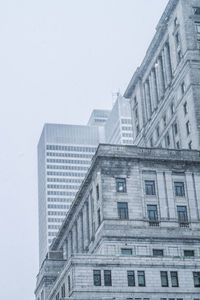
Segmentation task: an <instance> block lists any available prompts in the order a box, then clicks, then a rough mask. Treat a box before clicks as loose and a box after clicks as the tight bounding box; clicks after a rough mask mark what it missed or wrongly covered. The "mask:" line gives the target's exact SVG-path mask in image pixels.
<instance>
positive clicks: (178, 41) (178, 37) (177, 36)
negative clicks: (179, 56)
mask: <svg viewBox="0 0 200 300" xmlns="http://www.w3.org/2000/svg"><path fill="white" fill-rule="evenodd" d="M175 40H176V46H178V45H179V44H180V35H179V33H178V32H177V34H176V35H175Z"/></svg>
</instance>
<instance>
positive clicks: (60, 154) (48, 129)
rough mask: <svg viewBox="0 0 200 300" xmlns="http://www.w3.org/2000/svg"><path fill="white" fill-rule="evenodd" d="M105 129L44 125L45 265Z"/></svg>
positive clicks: (41, 172)
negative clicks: (50, 246) (49, 250)
mask: <svg viewBox="0 0 200 300" xmlns="http://www.w3.org/2000/svg"><path fill="white" fill-rule="evenodd" d="M100 141H101V142H104V137H103V132H102V128H100V127H98V126H78V125H59V124H45V126H44V128H43V131H42V135H41V137H40V141H39V144H38V192H39V193H38V194H39V195H38V200H39V257H40V264H41V263H42V261H43V259H44V258H45V255H46V253H47V251H48V247H49V245H50V244H51V242H52V240H53V239H54V238H55V236H56V234H57V232H58V229H59V228H60V225H61V224H62V221H63V219H64V217H65V215H66V213H67V212H68V210H69V208H70V204H71V203H72V201H73V199H74V196H75V195H76V192H77V191H78V189H79V186H80V184H81V182H82V180H83V178H84V176H85V174H86V172H87V170H88V168H89V166H90V163H91V158H92V157H93V154H94V153H95V151H96V148H97V146H98V144H99V142H100Z"/></svg>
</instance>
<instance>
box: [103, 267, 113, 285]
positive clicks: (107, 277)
mask: <svg viewBox="0 0 200 300" xmlns="http://www.w3.org/2000/svg"><path fill="white" fill-rule="evenodd" d="M104 285H105V286H112V278H111V271H110V270H104Z"/></svg>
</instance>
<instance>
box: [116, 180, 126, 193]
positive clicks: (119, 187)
mask: <svg viewBox="0 0 200 300" xmlns="http://www.w3.org/2000/svg"><path fill="white" fill-rule="evenodd" d="M116 191H117V192H118V193H126V179H125V178H116Z"/></svg>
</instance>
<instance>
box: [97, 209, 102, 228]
mask: <svg viewBox="0 0 200 300" xmlns="http://www.w3.org/2000/svg"><path fill="white" fill-rule="evenodd" d="M97 218H98V226H100V224H101V212H100V208H99V209H98V210H97Z"/></svg>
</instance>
